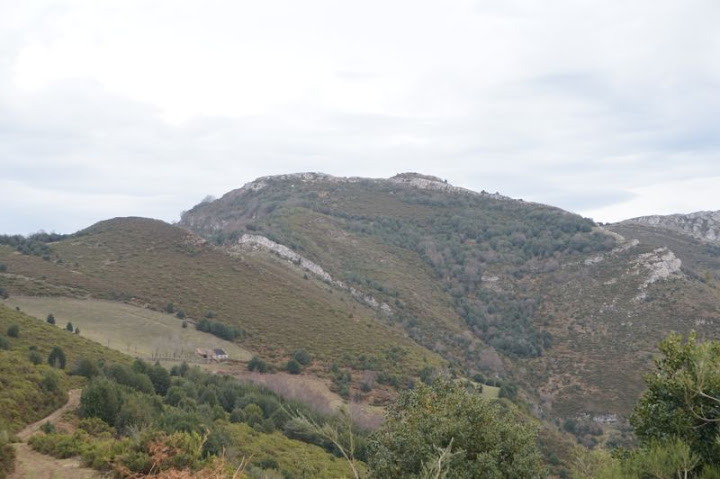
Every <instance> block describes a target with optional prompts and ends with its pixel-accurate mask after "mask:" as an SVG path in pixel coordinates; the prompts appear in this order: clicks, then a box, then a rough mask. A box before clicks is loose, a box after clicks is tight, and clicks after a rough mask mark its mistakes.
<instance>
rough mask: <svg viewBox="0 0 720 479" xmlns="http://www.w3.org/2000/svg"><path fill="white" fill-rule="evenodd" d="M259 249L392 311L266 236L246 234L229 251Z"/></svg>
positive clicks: (363, 300)
mask: <svg viewBox="0 0 720 479" xmlns="http://www.w3.org/2000/svg"><path fill="white" fill-rule="evenodd" d="M258 249H259V250H264V251H270V252H272V253H275V254H276V255H278V256H279V257H281V258H282V259H285V260H287V261H290V262H291V263H293V264H295V265H297V266H298V267H300V268H302V269H303V270H305V271H307V272H309V273H312V274H313V275H315V276H316V277H318V278H319V279H321V280H322V281H325V282H326V283H328V284H331V285H333V286H335V287H337V288H340V289H343V290H345V291H348V292H349V293H350V294H351V295H352V296H353V297H354V298H355V299H357V300H358V301H362V302H363V303H365V304H367V305H368V306H370V307H371V308H373V309H379V310H380V311H382V312H384V313H387V314H390V313H392V309H391V308H390V306H388V304H387V303H381V302H379V301H378V300H377V299H375V298H374V297H372V296H371V295H369V294H365V293H363V292H362V291H360V290H357V289H355V288H353V287H352V286H348V285H347V284H345V283H343V282H342V281H339V280H335V279H333V278H332V276H330V274H329V273H328V272H327V271H325V270H324V269H322V268H321V267H320V265H318V264H317V263H314V262H312V261H310V260H309V259H307V258H305V257H303V256H301V255H299V254H297V253H296V252H295V251H293V250H291V249H290V248H288V247H287V246H284V245H281V244H279V243H276V242H274V241H272V240H270V239H268V238H266V237H264V236H261V235H251V234H244V235H242V236H241V237H240V239H239V240H238V242H237V244H236V245H234V246H232V247H231V248H229V249H228V251H229V252H230V253H231V254H232V253H235V254H237V253H240V252H241V251H243V250H258Z"/></svg>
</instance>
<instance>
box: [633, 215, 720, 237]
mask: <svg viewBox="0 0 720 479" xmlns="http://www.w3.org/2000/svg"><path fill="white" fill-rule="evenodd" d="M625 222H627V223H640V224H644V225H648V226H653V227H656V228H665V229H669V230H672V231H676V232H678V233H683V234H685V235H688V236H692V237H693V238H696V239H699V240H700V241H705V242H708V243H720V211H697V212H695V213H687V214H674V215H666V216H662V215H652V216H641V217H639V218H632V219H629V220H626V221H624V223H625Z"/></svg>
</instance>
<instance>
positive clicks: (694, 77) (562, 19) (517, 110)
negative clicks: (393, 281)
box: [0, 0, 720, 234]
mask: <svg viewBox="0 0 720 479" xmlns="http://www.w3.org/2000/svg"><path fill="white" fill-rule="evenodd" d="M718 25H720V2H719V1H718V0H706V1H703V0H672V1H668V0H633V1H627V0H602V1H601V0H593V1H588V0H542V1H540V0H537V1H533V0H518V1H511V0H481V1H453V0H444V1H440V0H437V1H419V0H409V1H399V0H398V1H396V0H382V1H375V0H362V1H342V0H328V1H316V0H304V1H297V0H288V1H277V0H263V1H252V2H251V1H242V0H228V1H213V0H203V1H199V0H196V1H182V0H167V1H161V0H152V1H133V0H117V1H114V0H102V1H97V0H88V1H39V0H23V1H12V0H0V171H1V172H2V173H1V174H0V200H1V201H2V215H0V233H22V234H26V233H30V232H34V231H38V230H40V229H43V230H46V231H57V232H63V233H69V232H73V231H76V230H78V229H80V228H84V227H86V226H89V225H90V224H92V223H94V222H96V221H99V220H102V219H107V218H110V217H115V216H131V215H132V216H147V217H154V218H160V219H163V220H166V221H175V220H177V219H178V218H179V214H180V212H181V211H182V210H187V209H189V208H191V207H192V206H193V205H194V204H196V203H198V202H199V201H200V200H201V199H202V198H203V197H205V196H206V195H214V196H221V195H222V194H223V193H225V192H227V191H229V190H231V189H234V188H238V187H240V186H242V185H243V184H245V183H247V182H249V181H252V180H253V179H255V178H256V177H259V176H265V175H272V174H282V173H292V172H301V171H319V172H324V173H329V174H333V175H338V176H366V177H390V176H392V175H394V174H396V173H399V172H404V171H417V172H422V173H426V174H432V175H436V176H439V177H441V178H444V179H447V180H448V181H449V182H450V183H452V184H455V185H459V186H464V187H466V188H471V189H475V190H483V189H484V190H487V191H491V192H495V191H499V192H500V193H502V194H505V195H509V196H512V197H516V198H523V199H525V200H533V201H538V202H542V203H548V204H552V205H556V206H560V207H562V208H565V209H568V210H571V211H574V212H577V213H580V214H582V215H584V216H589V217H592V218H594V219H595V220H597V221H603V222H604V221H617V220H621V219H625V218H630V217H635V216H640V215H647V214H653V213H657V214H669V213H676V212H691V211H698V210H720V27H718Z"/></svg>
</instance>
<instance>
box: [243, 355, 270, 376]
mask: <svg viewBox="0 0 720 479" xmlns="http://www.w3.org/2000/svg"><path fill="white" fill-rule="evenodd" d="M247 368H248V371H257V372H259V373H266V372H268V370H269V369H270V367H269V366H268V364H267V363H266V362H265V361H263V360H262V359H260V358H259V357H257V356H253V358H252V359H251V360H250V362H249V363H248V365H247Z"/></svg>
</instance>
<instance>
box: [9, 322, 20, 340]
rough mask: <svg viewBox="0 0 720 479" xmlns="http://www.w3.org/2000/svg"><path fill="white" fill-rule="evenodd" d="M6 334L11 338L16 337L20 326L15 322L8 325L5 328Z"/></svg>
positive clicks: (18, 334)
mask: <svg viewBox="0 0 720 479" xmlns="http://www.w3.org/2000/svg"><path fill="white" fill-rule="evenodd" d="M7 335H8V336H10V337H11V338H18V337H20V326H18V325H17V324H13V325H10V327H8V329H7Z"/></svg>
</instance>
